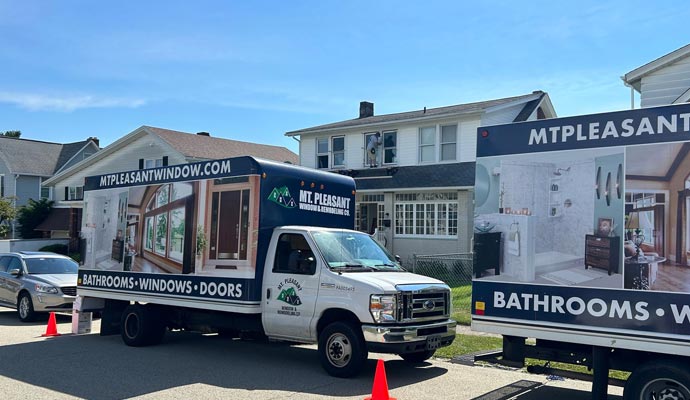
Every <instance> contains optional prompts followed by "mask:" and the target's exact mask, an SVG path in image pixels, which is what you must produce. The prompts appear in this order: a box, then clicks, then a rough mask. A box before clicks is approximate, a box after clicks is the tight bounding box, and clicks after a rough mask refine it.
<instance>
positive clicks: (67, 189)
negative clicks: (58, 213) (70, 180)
mask: <svg viewBox="0 0 690 400" xmlns="http://www.w3.org/2000/svg"><path fill="white" fill-rule="evenodd" d="M67 200H69V186H65V201H67Z"/></svg>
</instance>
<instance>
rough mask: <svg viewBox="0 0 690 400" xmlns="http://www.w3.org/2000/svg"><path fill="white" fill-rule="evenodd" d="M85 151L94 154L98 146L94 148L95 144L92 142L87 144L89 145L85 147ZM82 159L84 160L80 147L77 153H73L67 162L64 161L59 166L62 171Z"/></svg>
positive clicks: (82, 150)
mask: <svg viewBox="0 0 690 400" xmlns="http://www.w3.org/2000/svg"><path fill="white" fill-rule="evenodd" d="M86 152H88V153H91V155H94V154H96V152H98V148H96V146H95V145H94V144H89V146H88V147H87V148H86ZM83 160H85V158H84V149H81V150H80V151H79V152H78V153H77V154H75V156H74V157H73V158H72V159H71V160H70V161H69V162H67V163H65V165H63V166H62V167H61V168H60V170H61V171H64V170H66V169H67V168H69V167H71V166H73V165H75V164H78V163H80V162H81V161H83Z"/></svg>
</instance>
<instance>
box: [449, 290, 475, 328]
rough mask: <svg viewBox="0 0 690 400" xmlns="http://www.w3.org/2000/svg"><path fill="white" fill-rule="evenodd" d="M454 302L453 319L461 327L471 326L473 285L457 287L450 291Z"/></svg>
mask: <svg viewBox="0 0 690 400" xmlns="http://www.w3.org/2000/svg"><path fill="white" fill-rule="evenodd" d="M450 294H451V296H452V298H453V299H452V300H453V314H452V316H451V318H453V319H454V320H456V321H458V324H460V325H466V326H469V325H470V322H471V321H472V284H471V283H467V284H465V285H461V286H456V287H453V288H451V289H450Z"/></svg>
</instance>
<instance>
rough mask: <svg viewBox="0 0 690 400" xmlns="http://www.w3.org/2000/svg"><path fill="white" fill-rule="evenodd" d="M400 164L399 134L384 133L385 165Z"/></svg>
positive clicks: (392, 132) (394, 132)
mask: <svg viewBox="0 0 690 400" xmlns="http://www.w3.org/2000/svg"><path fill="white" fill-rule="evenodd" d="M397 162H398V132H396V131H388V132H383V163H384V164H395V163H397Z"/></svg>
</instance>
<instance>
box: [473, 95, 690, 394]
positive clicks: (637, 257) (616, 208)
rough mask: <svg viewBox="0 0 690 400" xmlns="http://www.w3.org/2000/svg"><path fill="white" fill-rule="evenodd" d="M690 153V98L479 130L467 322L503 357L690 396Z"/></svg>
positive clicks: (602, 390)
mask: <svg viewBox="0 0 690 400" xmlns="http://www.w3.org/2000/svg"><path fill="white" fill-rule="evenodd" d="M689 154H690V104H687V103H686V104H681V105H673V106H666V107H656V108H644V109H638V110H629V111H620V112H611V113H603V114H593V115H582V116H576V117H567V118H557V119H548V120H537V121H532V122H524V123H514V124H507V125H498V126H488V127H480V128H479V129H478V130H477V164H476V186H475V215H476V217H475V231H476V233H475V256H476V258H477V260H476V261H477V262H476V263H475V271H474V273H475V274H476V278H475V279H474V281H473V284H472V296H473V299H472V302H473V308H472V313H473V315H472V328H473V329H475V330H480V331H484V332H493V333H498V334H501V335H503V353H502V357H503V359H502V361H503V362H506V363H512V364H514V365H523V364H524V363H525V358H536V359H541V360H547V361H558V362H565V363H571V364H580V365H585V366H587V367H589V368H591V369H593V374H592V377H591V379H592V380H593V386H592V398H594V399H601V398H606V392H607V385H608V382H609V381H608V376H609V370H610V369H616V370H622V371H629V372H630V373H631V374H630V376H629V378H628V379H627V381H625V382H617V383H620V384H623V385H624V396H625V398H626V399H690V266H689V265H690V262H689V261H690V155H689ZM492 246H493V247H492ZM491 248H493V249H495V250H494V251H487V250H488V249H491ZM527 338H531V339H533V340H530V341H526V339H527ZM537 369H538V370H541V371H547V372H551V373H553V370H551V369H550V368H537ZM558 373H561V374H566V372H562V371H559V372H558Z"/></svg>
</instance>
